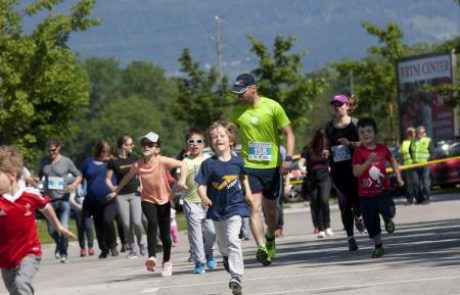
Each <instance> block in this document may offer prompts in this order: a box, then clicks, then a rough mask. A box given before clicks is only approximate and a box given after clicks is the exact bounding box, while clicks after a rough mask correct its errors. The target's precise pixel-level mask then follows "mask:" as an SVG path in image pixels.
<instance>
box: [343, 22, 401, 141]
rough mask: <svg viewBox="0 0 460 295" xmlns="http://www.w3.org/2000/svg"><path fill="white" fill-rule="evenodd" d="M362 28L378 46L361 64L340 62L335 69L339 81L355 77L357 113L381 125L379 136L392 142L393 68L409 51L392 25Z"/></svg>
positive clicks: (394, 128)
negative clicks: (337, 72) (376, 40)
mask: <svg viewBox="0 0 460 295" xmlns="http://www.w3.org/2000/svg"><path fill="white" fill-rule="evenodd" d="M362 26H363V28H364V29H365V30H366V31H367V33H368V34H370V35H371V36H374V37H377V38H378V42H379V44H381V46H380V47H379V46H372V47H370V48H368V52H369V54H370V55H369V56H368V57H367V58H365V59H363V60H362V61H343V62H340V63H337V64H336V65H335V67H336V69H337V70H338V71H339V73H340V76H341V77H342V79H346V80H348V79H349V77H350V74H351V73H352V75H353V77H354V89H353V94H354V95H356V96H357V97H358V98H359V104H358V108H357V113H358V114H359V115H360V116H372V117H374V118H376V119H377V121H378V122H379V121H380V122H382V123H383V124H380V125H381V131H382V132H381V133H382V134H383V135H384V136H385V137H387V138H388V137H389V138H390V139H391V140H393V141H394V142H395V141H396V140H397V138H398V137H397V130H398V128H397V123H398V122H397V119H396V110H397V93H396V71H395V68H394V65H395V62H396V61H397V60H398V59H399V58H401V57H403V56H405V55H406V54H407V53H408V47H407V46H406V45H404V44H403V43H402V41H401V40H402V38H403V32H402V30H401V29H400V28H399V26H398V25H397V24H395V23H389V24H388V25H387V26H386V27H385V28H384V29H382V28H379V27H377V26H376V25H374V24H371V23H370V22H363V23H362ZM349 90H351V89H349ZM383 110H385V111H383ZM386 122H388V124H386Z"/></svg>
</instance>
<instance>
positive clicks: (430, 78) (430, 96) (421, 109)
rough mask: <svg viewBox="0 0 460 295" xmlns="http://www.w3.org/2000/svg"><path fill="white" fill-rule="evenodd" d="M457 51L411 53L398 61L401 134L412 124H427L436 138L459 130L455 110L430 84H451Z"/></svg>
mask: <svg viewBox="0 0 460 295" xmlns="http://www.w3.org/2000/svg"><path fill="white" fill-rule="evenodd" d="M454 65H455V54H454V53H448V54H441V55H430V56H422V57H411V58H406V59H403V60H400V61H398V62H397V67H396V68H397V77H398V106H399V119H400V120H399V122H400V124H399V128H400V133H399V134H400V138H404V134H405V130H406V129H407V127H409V126H413V127H417V126H419V125H424V126H425V128H426V131H427V134H428V136H430V137H431V138H432V139H433V140H434V141H435V142H436V141H439V140H448V139H453V138H454V136H455V135H456V134H457V133H458V131H457V126H456V123H455V122H456V121H457V120H456V110H455V109H454V108H452V107H449V106H447V105H446V103H445V98H444V97H442V96H441V95H439V94H438V93H436V92H435V91H434V90H432V89H430V87H427V86H437V85H443V84H452V83H453V81H454V77H453V75H454V73H455V69H454Z"/></svg>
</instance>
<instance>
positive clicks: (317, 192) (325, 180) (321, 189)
mask: <svg viewBox="0 0 460 295" xmlns="http://www.w3.org/2000/svg"><path fill="white" fill-rule="evenodd" d="M309 182H310V184H311V188H310V190H311V201H310V206H311V212H312V214H313V215H312V218H313V220H314V221H315V222H316V226H317V227H318V229H319V231H324V230H326V229H327V228H329V227H330V226H331V219H330V209H329V196H330V194H331V177H330V176H329V172H328V171H324V172H309Z"/></svg>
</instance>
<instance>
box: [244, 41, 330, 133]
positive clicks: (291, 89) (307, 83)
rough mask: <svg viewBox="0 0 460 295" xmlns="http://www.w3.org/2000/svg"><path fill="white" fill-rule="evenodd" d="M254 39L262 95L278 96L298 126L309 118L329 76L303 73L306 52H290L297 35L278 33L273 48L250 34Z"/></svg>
mask: <svg viewBox="0 0 460 295" xmlns="http://www.w3.org/2000/svg"><path fill="white" fill-rule="evenodd" d="M248 38H249V40H250V41H251V42H252V46H251V51H252V52H253V53H255V55H256V56H257V57H258V59H259V64H258V66H257V68H256V69H254V70H253V71H252V72H253V74H254V75H255V77H256V80H257V87H258V89H259V93H260V94H261V95H264V96H267V97H269V98H271V99H274V100H277V101H278V102H280V104H281V105H282V106H283V108H284V109H285V111H286V113H287V115H288V117H289V118H290V119H291V121H292V123H293V126H294V128H295V127H298V126H302V125H305V124H306V123H308V122H309V118H308V116H307V113H308V111H309V110H311V109H312V108H313V107H314V101H315V98H317V97H318V96H319V95H320V94H321V93H322V92H323V91H324V89H325V86H326V85H327V83H326V80H325V79H323V78H321V77H319V76H315V75H307V74H305V73H303V70H302V69H303V65H302V57H303V56H304V54H303V53H300V54H293V53H290V51H291V49H292V46H293V44H294V42H295V38H294V37H292V36H291V37H287V38H284V37H283V36H281V35H277V36H276V37H275V40H274V43H273V47H274V48H273V52H272V53H270V52H269V49H268V48H267V47H266V46H265V44H263V43H262V42H261V41H259V40H257V39H255V38H254V37H253V36H248Z"/></svg>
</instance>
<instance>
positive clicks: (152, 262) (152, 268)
mask: <svg viewBox="0 0 460 295" xmlns="http://www.w3.org/2000/svg"><path fill="white" fill-rule="evenodd" d="M156 265H157V260H156V258H155V257H153V256H152V257H150V258H149V259H147V261H146V262H145V267H146V268H147V270H148V271H151V272H154V271H155V266H156Z"/></svg>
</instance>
